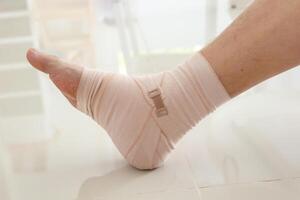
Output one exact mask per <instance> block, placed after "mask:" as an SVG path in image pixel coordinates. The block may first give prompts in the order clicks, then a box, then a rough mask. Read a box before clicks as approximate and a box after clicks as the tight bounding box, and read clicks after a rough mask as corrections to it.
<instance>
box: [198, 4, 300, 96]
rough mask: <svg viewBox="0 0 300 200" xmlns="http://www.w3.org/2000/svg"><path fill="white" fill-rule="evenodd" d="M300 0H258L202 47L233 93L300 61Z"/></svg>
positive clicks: (241, 90)
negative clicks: (214, 38)
mask: <svg viewBox="0 0 300 200" xmlns="http://www.w3.org/2000/svg"><path fill="white" fill-rule="evenodd" d="M299 9H300V1H297V0H286V1H282V0H256V1H255V2H254V3H253V4H252V5H251V6H250V7H249V8H248V9H247V11H245V12H244V13H243V14H242V15H241V16H240V17H239V18H238V19H237V20H236V21H235V22H234V23H233V24H232V25H231V26H229V27H228V28H227V30H226V31H224V32H223V33H222V34H221V35H220V36H219V37H218V38H217V39H216V40H214V41H213V42H212V43H211V44H209V45H208V46H207V47H206V48H204V49H203V50H202V54H203V55H204V56H205V57H206V58H207V60H208V61H209V62H210V64H211V65H212V67H213V68H214V70H215V72H216V73H217V74H218V76H219V78H220V80H221V82H222V83H223V85H224V87H225V88H226V90H227V92H228V93H229V94H230V95H231V96H232V97H233V96H236V95H238V94H240V93H242V92H243V91H245V90H247V89H249V88H251V87H252V86H254V85H256V84H258V83H260V82H262V81H264V80H266V79H268V78H270V77H272V76H275V75H277V74H279V73H281V72H284V71H286V70H288V69H291V68H292V67H295V66H297V65H299V64H300V39H299V38H300V26H299V24H300V12H299Z"/></svg>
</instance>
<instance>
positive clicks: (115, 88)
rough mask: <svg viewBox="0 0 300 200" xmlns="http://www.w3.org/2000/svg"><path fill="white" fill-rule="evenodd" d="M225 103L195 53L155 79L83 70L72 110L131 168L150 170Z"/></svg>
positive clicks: (222, 92)
mask: <svg viewBox="0 0 300 200" xmlns="http://www.w3.org/2000/svg"><path fill="white" fill-rule="evenodd" d="M229 99H230V98H229V95H228V94H227V92H226V91H225V89H224V87H223V86H222V84H221V82H220V81H219V79H218V77H217V76H216V74H215V73H214V71H213V70H212V69H211V67H210V65H209V63H208V62H207V61H206V60H205V58H204V57H203V56H202V55H201V54H199V53H197V54H195V55H194V56H192V57H191V58H190V59H188V60H187V61H186V62H185V63H184V64H183V65H181V66H179V67H177V68H176V69H174V70H172V71H168V72H163V73H159V74H154V75H147V76H139V77H129V76H123V75H119V74H115V75H112V74H107V73H102V72H98V71H92V70H85V71H84V72H83V75H82V78H81V81H80V85H79V89H78V92H77V103H78V104H77V108H78V109H79V110H81V111H82V112H84V113H86V114H87V115H89V116H91V117H92V118H93V119H94V120H95V121H96V122H98V124H100V125H101V126H102V127H103V128H104V129H105V130H106V131H107V133H108V134H109V135H110V137H111V139H112V141H113V142H114V144H115V145H116V146H117V148H118V149H119V151H120V152H121V154H122V155H123V156H124V157H125V158H126V159H127V161H128V162H129V163H130V164H131V165H133V166H134V167H136V168H139V169H153V168H157V167H159V166H160V165H161V164H162V163H163V161H164V160H165V158H166V156H167V155H168V154H169V152H170V151H171V150H172V149H173V148H174V146H175V144H176V143H177V142H178V140H179V139H180V138H181V137H182V136H183V135H184V134H185V133H186V132H187V131H188V130H189V129H191V128H192V127H193V126H194V125H195V124H196V123H198V122H199V121H200V120H201V119H202V118H203V117H205V116H206V115H207V114H209V113H210V112H212V111H214V110H215V109H216V107H218V106H219V105H221V104H222V103H224V102H226V101H227V100H229Z"/></svg>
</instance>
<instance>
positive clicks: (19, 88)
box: [0, 0, 51, 146]
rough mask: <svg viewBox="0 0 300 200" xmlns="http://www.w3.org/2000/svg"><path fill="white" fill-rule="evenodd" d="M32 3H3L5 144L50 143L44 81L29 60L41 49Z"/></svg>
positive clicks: (0, 53) (0, 97)
mask: <svg viewBox="0 0 300 200" xmlns="http://www.w3.org/2000/svg"><path fill="white" fill-rule="evenodd" d="M30 11H31V1H30V0H14V1H11V0H1V1H0V117H1V118H2V124H3V126H2V127H1V131H0V134H1V136H2V137H3V140H4V143H5V144H6V145H8V146H11V145H14V146H15V145H24V144H30V143H33V142H34V143H36V142H40V141H45V140H48V139H49V138H50V137H51V130H50V129H49V128H48V127H47V125H46V121H45V116H46V114H45V107H44V101H43V94H42V89H41V87H42V86H41V85H42V84H41V78H40V77H39V74H38V72H37V71H36V70H34V69H33V68H32V67H31V66H30V65H29V64H28V62H27V60H26V51H27V49H28V48H30V47H37V44H38V43H37V41H38V40H37V37H36V34H35V31H34V26H33V25H32V18H31V16H30V13H31V12H30Z"/></svg>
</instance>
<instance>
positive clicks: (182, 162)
mask: <svg viewBox="0 0 300 200" xmlns="http://www.w3.org/2000/svg"><path fill="white" fill-rule="evenodd" d="M51 98H52V100H53V101H52V102H53V104H52V105H56V107H53V109H52V111H53V114H52V115H53V116H55V118H53V121H52V124H53V126H55V127H56V130H57V132H56V134H55V135H54V137H53V139H52V140H50V141H47V142H46V143H44V147H45V149H46V150H47V154H46V155H45V156H46V158H45V160H46V163H45V164H46V168H45V169H44V168H43V167H42V168H34V167H33V168H30V167H29V168H26V169H24V170H23V171H22V170H16V169H15V168H14V167H13V164H14V163H13V162H12V161H13V160H12V159H11V157H12V152H14V151H9V149H8V148H6V147H5V146H4V145H2V147H0V149H2V150H1V151H0V154H1V155H0V199H1V200H40V199H43V200H53V199H55V200H117V199H118V200H122V199H132V200H150V199H151V200H153V199H155V200H179V199H189V200H240V199H243V200H248V199H249V200H250V199H251V200H252V199H255V200H277V199H278V200H281V199H286V200H294V199H300V148H299V146H300V123H299V121H298V119H299V116H300V104H299V100H300V93H299V94H296V93H290V92H287V93H284V92H277V93H271V92H268V93H262V92H258V93H253V92H249V93H247V94H246V95H243V96H242V97H240V98H237V99H235V100H234V101H232V102H230V103H228V104H226V105H225V106H223V107H222V108H221V109H220V110H218V112H216V113H214V114H213V115H211V116H209V117H208V118H207V119H205V120H204V121H203V122H202V123H201V124H199V125H198V126H197V127H195V128H194V129H193V130H192V131H190V133H189V134H188V135H187V136H186V137H185V138H184V139H183V140H182V141H181V142H180V143H179V145H178V146H177V149H176V150H175V151H174V152H173V153H172V155H171V156H170V157H169V159H168V160H167V162H166V163H165V165H164V167H162V168H160V169H158V170H155V171H151V172H141V171H137V170H135V169H133V168H131V167H129V166H128V165H127V164H126V162H125V161H124V160H123V159H122V157H121V156H120V154H119V153H118V152H117V150H116V149H115V148H114V147H113V145H112V144H111V142H110V140H109V138H108V136H106V134H105V133H104V131H103V130H102V129H101V128H99V127H98V126H97V125H96V124H95V123H93V122H91V121H90V120H89V119H88V118H87V117H85V116H83V115H82V114H79V113H78V112H77V111H75V110H74V109H73V108H71V107H70V106H66V105H67V103H66V101H63V100H62V97H58V96H57V95H52V97H51ZM32 149H33V150H32ZM32 149H31V151H42V150H41V147H40V146H39V147H38V148H35V147H34V145H32ZM24 151H28V150H26V148H25V150H24ZM24 155H26V154H24ZM24 155H23V156H24ZM37 155H39V156H42V155H43V154H41V153H40V154H37ZM17 156H18V155H17ZM19 156H20V155H19ZM32 159H33V158H32V156H31V157H30V156H29V157H28V158H27V159H25V161H23V162H29V163H30V162H32ZM35 162H43V159H38V161H35Z"/></svg>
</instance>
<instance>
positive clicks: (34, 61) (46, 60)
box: [26, 49, 62, 74]
mask: <svg viewBox="0 0 300 200" xmlns="http://www.w3.org/2000/svg"><path fill="white" fill-rule="evenodd" d="M26 56H27V60H28V61H29V63H30V64H31V65H32V66H33V67H35V68H36V69H38V70H40V71H42V72H44V73H47V74H49V73H51V72H53V71H55V70H56V69H57V68H58V67H60V63H61V62H62V61H61V60H60V59H59V58H58V57H56V56H52V55H47V54H45V53H42V52H39V51H37V50H35V49H29V50H28V51H27V55H26Z"/></svg>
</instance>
